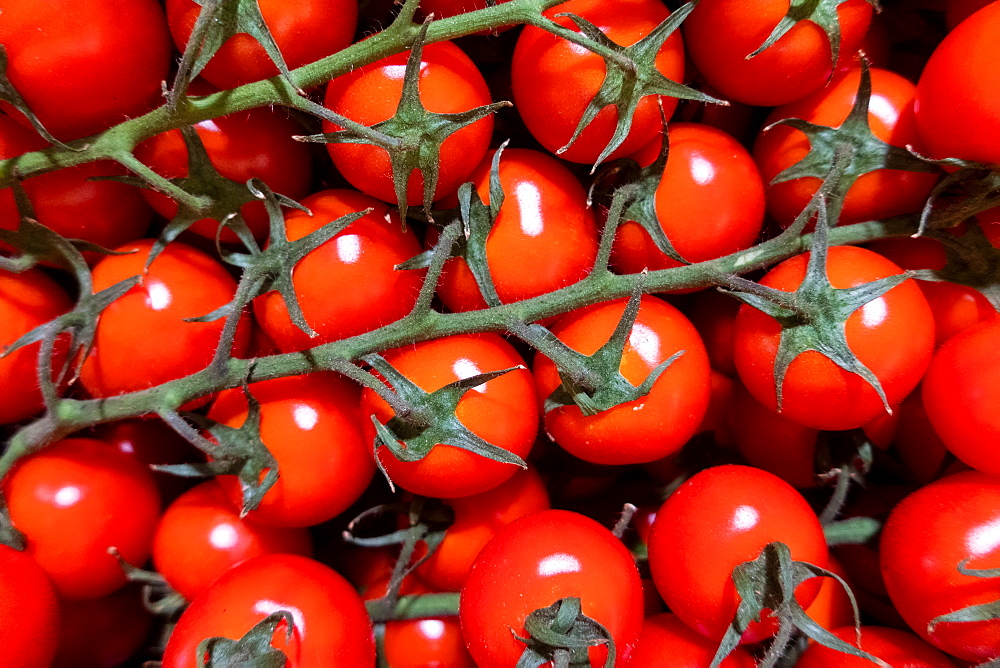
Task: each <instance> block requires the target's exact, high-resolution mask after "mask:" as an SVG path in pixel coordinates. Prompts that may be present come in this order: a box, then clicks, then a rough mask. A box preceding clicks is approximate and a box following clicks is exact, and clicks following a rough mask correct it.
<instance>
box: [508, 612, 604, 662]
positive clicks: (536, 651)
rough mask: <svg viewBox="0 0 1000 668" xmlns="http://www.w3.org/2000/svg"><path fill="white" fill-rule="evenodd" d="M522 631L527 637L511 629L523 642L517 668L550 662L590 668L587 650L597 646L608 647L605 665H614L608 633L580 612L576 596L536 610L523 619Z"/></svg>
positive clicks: (598, 623)
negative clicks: (522, 650)
mask: <svg viewBox="0 0 1000 668" xmlns="http://www.w3.org/2000/svg"><path fill="white" fill-rule="evenodd" d="M524 630H525V631H526V632H527V635H528V637H526V638H522V637H521V636H519V635H517V633H516V632H515V631H513V630H512V631H511V632H512V633H514V637H515V638H517V639H518V640H519V641H521V642H523V643H524V644H525V645H526V647H525V649H524V653H523V654H521V658H520V659H518V662H517V668H539V667H540V666H546V665H549V664H550V663H551V664H552V665H553V666H555V667H556V668H584V667H587V668H590V666H591V665H592V664H591V663H590V654H589V650H590V648H591V647H598V646H600V645H605V646H607V648H608V658H607V661H605V663H604V666H605V668H613V666H614V665H615V641H614V639H613V638H612V637H611V633H610V632H609V631H608V630H607V629H606V628H605V627H604V626H603V625H602V624H601V623H600V622H598V621H597V620H594V619H591V618H590V617H587V616H586V615H584V614H583V611H582V609H581V601H580V599H579V598H578V597H575V596H573V597H567V598H561V599H559V600H558V601H556V602H555V603H553V604H552V605H550V606H548V607H546V608H539V609H538V610H535V611H534V612H532V613H531V614H529V615H528V616H527V618H526V619H525V620H524Z"/></svg>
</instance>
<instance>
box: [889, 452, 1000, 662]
mask: <svg viewBox="0 0 1000 668" xmlns="http://www.w3.org/2000/svg"><path fill="white" fill-rule="evenodd" d="M998 524H1000V479H998V478H996V477H994V476H991V475H987V474H985V473H980V472H979V471H967V472H964V473H957V474H955V475H951V476H948V477H946V478H942V479H941V480H938V481H936V482H932V483H931V484H929V485H926V486H924V487H922V488H920V489H919V490H917V491H916V492H914V493H913V494H910V495H909V496H908V497H906V498H905V499H903V501H902V502H901V503H900V504H899V505H897V506H896V507H895V508H894V509H893V511H892V513H891V514H890V515H889V520H888V521H887V522H886V524H885V526H884V527H883V529H882V538H881V548H882V549H881V564H882V576H883V578H884V579H885V586H886V589H887V590H888V592H889V596H890V597H891V598H892V602H893V604H895V606H896V609H897V610H898V611H899V613H900V614H901V615H902V616H903V619H905V620H906V623H907V624H909V625H910V628H912V629H913V630H914V631H915V632H916V633H917V635H919V636H921V637H923V638H924V639H925V640H927V641H928V642H929V643H931V644H932V645H934V646H935V647H937V648H938V649H940V650H942V651H945V652H947V653H949V654H954V655H955V656H957V657H959V658H961V659H965V660H967V661H971V662H973V663H980V662H983V661H990V660H992V659H996V658H997V657H1000V621H998V620H992V621H986V622H965V623H959V622H943V623H940V624H938V625H936V626H935V627H933V629H932V628H929V627H928V623H929V622H930V621H931V620H932V619H934V618H935V617H938V616H940V615H944V614H947V613H950V612H954V611H956V610H959V609H961V608H965V607H968V606H970V605H976V604H980V603H987V602H989V601H995V600H996V599H997V598H998V597H1000V587H998V585H997V580H996V579H995V578H978V577H973V576H970V575H962V574H961V573H960V572H959V570H958V566H959V564H961V563H963V562H966V561H967V563H966V566H967V568H971V569H984V568H985V569H988V568H997V567H1000V542H998V541H997V540H996V527H997V525H998Z"/></svg>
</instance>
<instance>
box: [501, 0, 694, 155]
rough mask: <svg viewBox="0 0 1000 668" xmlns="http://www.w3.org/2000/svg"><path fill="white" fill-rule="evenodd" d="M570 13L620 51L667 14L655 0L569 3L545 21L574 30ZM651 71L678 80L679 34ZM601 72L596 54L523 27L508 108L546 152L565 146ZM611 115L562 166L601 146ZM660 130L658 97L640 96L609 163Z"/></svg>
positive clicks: (671, 102)
mask: <svg viewBox="0 0 1000 668" xmlns="http://www.w3.org/2000/svg"><path fill="white" fill-rule="evenodd" d="M565 12H571V13H573V14H576V15H578V16H581V17H583V18H584V19H586V20H588V21H590V22H591V23H593V24H594V25H595V26H597V27H598V28H599V29H600V30H601V32H603V33H604V34H605V35H607V36H608V38H609V39H611V40H612V41H614V42H616V43H618V44H621V45H623V46H629V45H632V44H634V43H635V42H638V41H639V40H640V39H642V38H643V37H645V36H646V35H647V34H648V33H649V32H650V31H652V30H653V29H654V28H655V27H656V26H657V25H658V24H659V23H661V22H662V21H664V20H665V19H666V18H667V17H668V16H669V15H670V12H669V11H668V10H667V8H666V7H664V6H663V5H662V4H661V3H659V2H652V1H651V0H628V1H627V2H615V3H608V2H600V0H570V1H569V2H564V3H562V4H560V5H559V6H558V7H553V8H552V9H549V10H547V11H546V12H545V15H546V16H547V17H549V18H550V19H552V20H553V21H555V22H556V23H558V24H559V25H562V26H564V27H567V28H571V29H574V30H576V24H574V23H573V22H572V21H571V20H570V19H569V18H567V17H565V16H564V17H559V18H556V15H557V14H561V13H565ZM656 68H657V70H659V72H660V73H661V74H662V75H663V76H665V77H666V78H668V79H672V80H673V81H678V82H679V81H681V80H682V78H683V76H684V45H683V43H682V42H681V37H680V32H675V33H674V34H673V35H671V36H670V37H669V38H668V39H667V41H666V42H665V43H664V45H663V47H662V48H661V49H660V51H659V53H658V54H657V56H656ZM605 72H606V67H605V64H604V60H603V59H602V58H601V57H600V56H598V55H597V54H595V53H593V52H591V51H587V50H586V49H584V48H582V47H580V46H577V45H575V44H572V43H571V42H568V41H566V40H564V39H562V38H561V37H556V36H555V35H553V34H552V33H550V32H546V31H545V30H542V29H541V28H536V27H534V26H527V27H525V29H524V31H523V32H522V33H521V36H520V37H519V38H518V40H517V46H516V47H515V49H514V59H513V61H512V63H511V83H512V86H513V91H514V106H515V107H516V108H517V110H518V112H519V113H520V114H521V119H522V120H523V121H524V123H525V125H527V126H528V130H529V131H530V132H531V134H532V136H533V137H534V138H535V139H537V140H538V142H539V143H541V144H542V146H544V147H545V148H546V149H547V150H549V151H552V152H553V153H554V152H556V151H557V150H558V149H560V148H561V147H562V146H564V145H565V144H566V142H568V141H569V140H570V137H572V135H573V131H574V130H575V129H576V126H577V124H578V123H579V122H580V118H581V117H582V116H583V112H584V110H585V109H586V108H587V105H588V104H589V103H590V101H591V99H592V98H593V97H594V95H595V94H596V93H597V91H598V90H599V89H600V87H601V84H602V83H603V81H604V74H605ZM660 99H661V100H662V102H663V108H664V113H666V115H667V117H668V118H669V116H670V114H671V113H673V111H674V108H675V107H676V106H677V100H676V98H672V97H660ZM617 120H618V116H617V113H616V111H615V108H614V107H605V108H604V109H602V110H601V111H599V112H598V114H597V116H596V117H595V118H594V119H593V121H592V122H591V123H590V125H588V126H587V128H586V129H585V130H584V131H583V132H582V133H581V134H580V136H579V137H578V138H577V140H576V141H575V142H574V143H573V145H572V146H570V148H569V149H567V150H566V151H565V152H564V153H561V154H560V157H562V158H563V159H565V160H570V161H572V162H583V163H592V162H594V161H596V160H597V158H598V156H599V155H600V154H601V151H603V150H604V148H605V147H606V146H607V144H608V142H609V141H610V140H611V136H612V134H613V133H614V129H615V124H616V123H617ZM662 127H663V124H662V121H661V120H660V112H659V108H658V106H657V97H656V96H653V95H647V96H646V97H644V98H643V99H642V100H640V101H639V105H638V107H636V110H635V114H634V115H633V117H632V126H631V129H630V130H629V133H628V136H627V137H626V138H625V141H624V142H623V143H622V145H621V146H619V147H618V148H617V149H616V150H615V151H614V152H612V153H611V155H610V156H609V159H614V158H619V157H621V156H623V155H629V154H630V153H634V152H635V151H637V150H638V149H639V148H641V147H642V146H644V145H645V144H647V143H649V142H650V141H652V140H653V139H654V138H655V137H656V134H657V133H658V132H659V131H660V129H661V128H662Z"/></svg>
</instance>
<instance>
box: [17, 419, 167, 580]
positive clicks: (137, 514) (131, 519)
mask: <svg viewBox="0 0 1000 668" xmlns="http://www.w3.org/2000/svg"><path fill="white" fill-rule="evenodd" d="M3 494H4V497H5V498H6V499H7V503H8V507H9V509H10V518H11V520H12V521H13V523H14V526H16V527H17V528H18V529H20V530H21V531H23V532H24V534H25V536H27V538H28V550H27V551H28V554H30V555H31V556H32V557H34V559H35V561H37V562H38V565H39V566H41V567H42V569H43V570H44V571H45V572H46V574H48V576H49V579H50V580H51V581H52V585H53V586H54V587H55V589H56V591H57V592H58V593H59V595H60V596H61V597H63V598H67V599H83V598H99V597H101V596H105V595H107V594H110V593H111V592H113V591H115V590H116V589H118V588H119V587H121V586H122V585H124V584H125V575H124V573H123V571H122V569H121V566H119V565H118V562H117V561H116V560H115V558H114V557H112V556H111V555H110V554H108V548H109V547H115V548H117V549H118V551H119V553H121V555H122V557H123V558H124V559H125V560H126V561H127V562H129V563H130V564H134V565H142V564H144V563H145V562H146V559H147V558H148V557H149V552H150V548H151V547H152V543H153V531H154V529H155V528H156V522H157V520H158V519H159V516H160V498H159V495H158V494H157V491H156V483H154V482H153V478H152V476H151V475H150V474H149V471H148V470H147V469H145V468H144V467H142V466H141V465H140V464H139V463H138V462H136V461H135V460H134V459H132V458H131V457H129V456H128V455H125V454H122V453H121V452H118V451H117V450H115V449H114V448H112V447H110V446H109V445H108V444H107V443H104V442H103V441H98V440H95V439H91V438H68V439H65V440H62V441H59V442H58V443H55V444H53V445H50V446H48V447H47V448H45V449H44V450H42V451H40V452H38V453H36V454H33V455H31V456H29V457H26V458H24V459H22V460H21V461H19V462H18V463H17V464H16V465H15V467H14V468H13V469H12V470H11V472H10V473H9V474H8V475H7V477H6V478H4V480H3Z"/></svg>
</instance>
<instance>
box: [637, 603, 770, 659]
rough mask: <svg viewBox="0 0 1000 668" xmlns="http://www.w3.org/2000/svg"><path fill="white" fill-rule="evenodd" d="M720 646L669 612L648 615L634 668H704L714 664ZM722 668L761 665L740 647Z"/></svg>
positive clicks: (643, 625)
mask: <svg viewBox="0 0 1000 668" xmlns="http://www.w3.org/2000/svg"><path fill="white" fill-rule="evenodd" d="M716 649H717V648H716V646H715V645H713V644H712V642H711V641H709V640H708V639H707V638H706V637H705V636H703V635H701V634H700V633H698V632H697V631H695V630H693V629H691V628H690V627H688V626H686V625H685V624H684V622H682V621H681V620H680V619H678V618H677V615H674V614H672V613H669V612H662V613H659V614H655V615H648V616H647V617H646V618H645V619H644V620H643V622H642V632H641V633H640V634H639V642H638V643H636V646H635V652H633V653H632V661H631V663H630V665H635V666H673V667H674V668H703V666H707V665H709V664H710V663H711V662H712V658H713V657H714V656H715V650H716ZM720 665H721V666H722V668H753V666H756V665H757V663H756V662H755V661H754V659H753V655H751V654H750V652H748V651H747V650H746V649H745V648H743V647H737V648H736V650H735V651H734V652H733V653H732V654H730V655H729V656H727V657H726V658H725V660H723V662H722V663H721V664H720Z"/></svg>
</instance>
